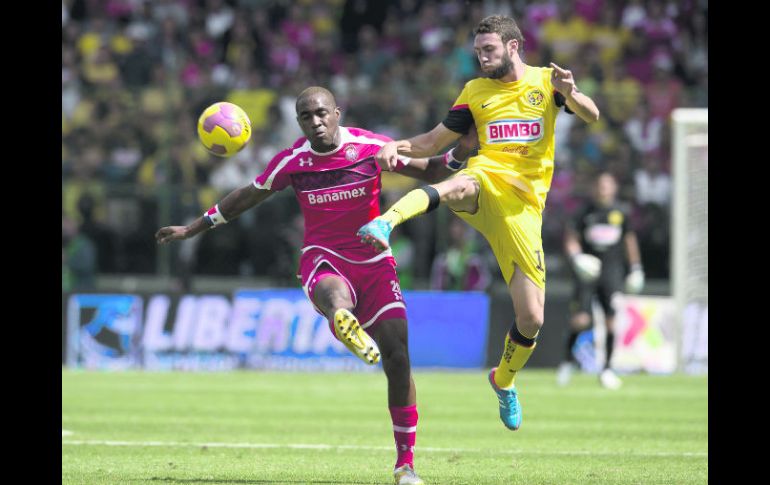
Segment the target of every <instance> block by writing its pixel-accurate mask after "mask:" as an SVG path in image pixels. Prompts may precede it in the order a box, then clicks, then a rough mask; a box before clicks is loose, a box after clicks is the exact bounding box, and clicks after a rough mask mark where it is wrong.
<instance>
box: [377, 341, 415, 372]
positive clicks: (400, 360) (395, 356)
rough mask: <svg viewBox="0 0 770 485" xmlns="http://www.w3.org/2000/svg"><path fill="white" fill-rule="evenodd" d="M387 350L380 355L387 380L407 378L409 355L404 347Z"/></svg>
mask: <svg viewBox="0 0 770 485" xmlns="http://www.w3.org/2000/svg"><path fill="white" fill-rule="evenodd" d="M388 350H389V351H388V352H383V355H382V366H383V368H384V370H385V374H386V375H387V376H388V378H390V379H392V378H396V379H401V378H404V377H409V372H410V369H409V353H408V351H407V349H406V346H405V345H403V346H396V347H394V348H391V349H388Z"/></svg>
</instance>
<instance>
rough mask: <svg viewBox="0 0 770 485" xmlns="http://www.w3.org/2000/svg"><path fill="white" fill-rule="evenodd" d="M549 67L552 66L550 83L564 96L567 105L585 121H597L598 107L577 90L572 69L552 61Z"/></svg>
mask: <svg viewBox="0 0 770 485" xmlns="http://www.w3.org/2000/svg"><path fill="white" fill-rule="evenodd" d="M551 67H552V68H553V72H551V84H553V87H554V89H556V90H557V91H559V92H560V93H561V94H562V95H563V96H564V98H565V99H566V101H567V107H568V108H569V109H570V110H571V111H572V112H573V113H575V114H576V115H578V116H579V117H580V119H582V120H583V121H585V122H587V123H593V122H595V121H599V108H598V107H597V106H596V103H594V101H593V100H592V99H591V98H589V97H588V96H586V95H585V94H583V93H581V92H580V91H579V90H578V88H577V86H576V85H575V78H574V77H572V71H570V70H569V69H562V68H561V67H559V66H557V65H556V64H554V63H553V62H552V63H551Z"/></svg>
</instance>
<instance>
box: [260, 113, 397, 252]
mask: <svg viewBox="0 0 770 485" xmlns="http://www.w3.org/2000/svg"><path fill="white" fill-rule="evenodd" d="M339 129H340V132H341V136H342V140H341V142H340V146H339V147H338V148H337V149H335V150H333V151H331V152H327V153H319V152H316V151H314V150H313V149H312V148H311V147H310V142H309V141H308V140H307V138H306V137H304V136H303V137H302V138H300V139H298V140H297V141H296V142H294V145H292V147H291V148H289V149H286V150H283V151H282V152H280V153H278V154H277V155H276V156H275V157H273V159H272V160H270V163H269V164H268V165H267V168H266V169H265V171H264V172H262V173H261V174H260V175H258V176H257V178H256V179H255V180H254V186H255V187H257V188H258V189H265V190H275V191H278V190H282V189H284V188H286V187H287V186H289V185H291V186H292V187H294V193H295V195H296V196H297V200H298V201H299V205H300V207H301V208H302V214H303V216H304V218H305V239H304V246H305V248H308V247H310V246H319V247H321V248H324V249H327V250H332V251H335V252H338V253H340V254H341V255H343V256H346V257H348V258H351V259H353V260H356V261H365V260H368V259H371V258H373V257H375V256H377V252H376V251H375V250H374V248H373V247H371V246H369V245H366V244H362V243H361V241H360V239H359V238H358V237H357V236H356V231H358V229H359V228H360V227H361V226H363V225H364V224H366V223H367V222H369V221H371V220H372V219H374V218H375V217H377V216H378V215H380V202H379V197H380V190H381V188H382V182H381V180H380V173H381V169H380V166H379V165H378V164H377V162H376V161H375V160H374V155H375V154H376V153H377V152H378V151H379V149H380V148H381V147H382V146H383V145H384V144H385V143H386V142H388V141H391V139H390V138H388V137H386V136H383V135H378V134H376V133H372V132H371V131H367V130H363V129H361V128H353V127H350V128H346V127H344V126H340V127H339ZM408 163H409V159H408V158H400V163H399V165H398V167H397V170H398V169H400V168H401V167H404V166H405V165H406V164H408Z"/></svg>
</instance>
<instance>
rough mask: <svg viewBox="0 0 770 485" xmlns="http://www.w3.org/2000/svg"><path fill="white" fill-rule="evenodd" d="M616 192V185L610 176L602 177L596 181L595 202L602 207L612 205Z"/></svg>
mask: <svg viewBox="0 0 770 485" xmlns="http://www.w3.org/2000/svg"><path fill="white" fill-rule="evenodd" d="M617 192H618V184H617V183H615V179H614V178H612V176H610V175H606V174H605V175H602V176H601V177H599V179H598V180H597V181H596V200H597V201H598V202H599V203H600V204H603V205H609V204H612V203H613V202H614V201H615V195H616V194H617Z"/></svg>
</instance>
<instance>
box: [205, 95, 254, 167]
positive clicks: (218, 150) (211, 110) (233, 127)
mask: <svg viewBox="0 0 770 485" xmlns="http://www.w3.org/2000/svg"><path fill="white" fill-rule="evenodd" d="M198 138H200V140H201V143H203V146H204V147H206V150H208V151H209V153H211V154H212V155H216V156H218V157H230V156H233V155H235V154H236V153H238V152H239V151H241V150H242V149H243V147H245V146H246V144H247V143H248V142H249V140H250V139H251V120H249V117H248V115H247V114H246V112H245V111H243V110H242V109H241V108H240V107H239V106H236V105H234V104H233V103H227V102H224V101H221V102H219V103H214V104H212V105H211V106H209V107H208V108H206V109H205V110H203V113H202V114H201V116H200V118H198Z"/></svg>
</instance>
